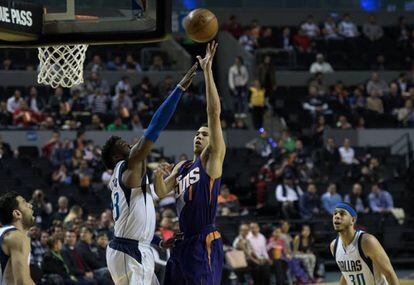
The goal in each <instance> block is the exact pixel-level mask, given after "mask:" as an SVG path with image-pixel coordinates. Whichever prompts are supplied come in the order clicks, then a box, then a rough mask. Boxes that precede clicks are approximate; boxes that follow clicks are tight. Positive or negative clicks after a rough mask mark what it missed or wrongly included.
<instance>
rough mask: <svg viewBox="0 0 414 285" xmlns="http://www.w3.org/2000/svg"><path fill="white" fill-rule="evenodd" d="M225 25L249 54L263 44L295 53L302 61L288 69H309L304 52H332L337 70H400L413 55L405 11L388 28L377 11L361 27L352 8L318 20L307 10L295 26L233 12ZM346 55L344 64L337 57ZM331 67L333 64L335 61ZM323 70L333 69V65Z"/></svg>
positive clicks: (309, 53) (262, 46)
mask: <svg viewBox="0 0 414 285" xmlns="http://www.w3.org/2000/svg"><path fill="white" fill-rule="evenodd" d="M222 29H223V30H225V31H228V32H229V33H231V34H232V35H233V36H234V37H235V38H236V39H238V40H239V43H240V45H242V46H243V47H244V49H245V50H246V51H247V52H249V53H254V52H255V51H256V50H259V49H264V48H274V49H278V50H279V52H281V53H283V54H284V56H285V55H286V54H288V55H289V54H291V53H295V54H296V57H297V59H298V60H299V61H301V62H296V63H295V64H296V65H295V64H294V65H293V66H292V65H290V66H288V67H287V68H300V69H303V68H309V65H307V66H304V65H303V64H306V63H308V59H309V57H307V56H306V55H313V54H317V53H327V54H330V55H332V58H331V59H332V60H333V59H334V58H335V60H336V64H337V65H338V69H349V68H356V66H357V65H356V64H354V63H357V64H358V66H359V69H368V70H369V69H374V70H387V69H394V70H395V69H397V70H401V69H406V68H410V67H411V65H412V63H413V60H414V44H413V43H414V32H413V27H412V23H407V19H406V18H405V17H404V16H401V17H400V18H399V19H398V22H397V23H395V25H392V26H390V27H384V26H382V25H381V23H378V22H377V20H376V17H375V15H373V14H372V15H368V17H367V20H366V21H365V22H364V23H362V24H361V25H360V26H359V25H357V24H356V23H355V22H354V21H353V19H352V15H351V14H349V13H344V14H343V15H342V16H337V15H328V16H327V17H326V18H325V19H318V20H316V19H314V17H313V15H308V17H307V18H306V19H305V20H304V21H303V22H301V23H300V24H299V25H298V26H296V27H295V26H285V27H283V26H280V27H265V26H262V25H261V24H260V22H259V21H258V20H252V22H251V23H250V25H248V26H245V27H244V26H242V25H241V24H240V23H239V22H238V21H237V18H236V16H231V17H230V18H229V20H228V21H227V22H226V23H225V24H224V25H223V27H222ZM338 52H339V53H338ZM325 55H326V54H325ZM361 55H363V57H361ZM322 56H323V54H322ZM342 56H344V57H346V61H347V64H345V65H344V64H343V62H342V61H337V60H338V58H340V57H342ZM361 58H362V60H361ZM302 59H304V60H302ZM352 64H353V65H354V66H352ZM361 64H362V65H361ZM333 67H334V69H335V64H334V66H333ZM285 68H286V66H285ZM311 70H315V69H314V68H313V69H311ZM324 71H325V72H333V69H332V68H328V69H326V70H324Z"/></svg>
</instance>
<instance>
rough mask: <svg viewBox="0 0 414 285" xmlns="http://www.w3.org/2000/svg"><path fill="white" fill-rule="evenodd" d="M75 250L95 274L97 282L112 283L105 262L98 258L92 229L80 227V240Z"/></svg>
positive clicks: (106, 284)
mask: <svg viewBox="0 0 414 285" xmlns="http://www.w3.org/2000/svg"><path fill="white" fill-rule="evenodd" d="M76 250H77V251H78V252H79V254H80V256H81V258H82V259H83V260H84V261H85V264H86V266H87V267H89V268H90V269H91V270H92V271H93V273H94V276H95V279H96V280H97V281H98V283H99V284H103V285H112V284H113V282H112V279H111V277H110V274H109V271H108V268H107V267H106V266H105V263H104V262H102V260H101V259H100V258H99V253H98V247H97V245H96V244H95V243H94V242H93V230H92V229H91V228H88V227H82V228H81V231H80V240H79V241H78V243H77V245H76Z"/></svg>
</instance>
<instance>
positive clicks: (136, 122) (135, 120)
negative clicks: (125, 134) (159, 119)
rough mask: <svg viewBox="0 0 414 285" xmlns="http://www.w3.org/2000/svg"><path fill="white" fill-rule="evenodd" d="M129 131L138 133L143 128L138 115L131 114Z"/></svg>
mask: <svg viewBox="0 0 414 285" xmlns="http://www.w3.org/2000/svg"><path fill="white" fill-rule="evenodd" d="M131 129H132V131H134V132H140V131H142V130H143V129H144V128H143V127H142V123H141V119H140V118H139V116H138V114H133V115H132V118H131Z"/></svg>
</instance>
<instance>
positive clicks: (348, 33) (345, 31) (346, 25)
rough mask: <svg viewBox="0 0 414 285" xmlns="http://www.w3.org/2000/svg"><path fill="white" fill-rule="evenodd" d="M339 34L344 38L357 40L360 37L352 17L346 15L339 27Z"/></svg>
mask: <svg viewBox="0 0 414 285" xmlns="http://www.w3.org/2000/svg"><path fill="white" fill-rule="evenodd" d="M338 30H339V34H340V35H341V36H342V37H344V38H348V39H349V38H356V37H358V36H359V32H358V28H357V26H356V25H355V23H354V22H352V21H351V16H350V15H349V14H348V13H345V14H344V16H343V17H342V21H340V22H339V25H338Z"/></svg>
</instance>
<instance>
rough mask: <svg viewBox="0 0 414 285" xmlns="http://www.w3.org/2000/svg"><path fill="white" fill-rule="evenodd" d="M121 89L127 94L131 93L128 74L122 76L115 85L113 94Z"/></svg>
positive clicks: (116, 93)
mask: <svg viewBox="0 0 414 285" xmlns="http://www.w3.org/2000/svg"><path fill="white" fill-rule="evenodd" d="M121 90H123V91H125V93H126V94H127V95H129V96H131V94H132V87H131V83H130V82H129V76H126V75H125V76H122V78H121V80H119V81H118V83H117V84H116V85H115V96H116V95H118V94H119V93H121Z"/></svg>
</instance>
